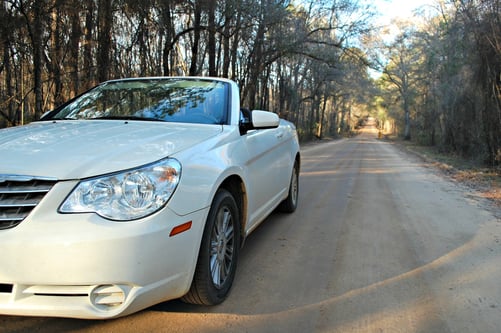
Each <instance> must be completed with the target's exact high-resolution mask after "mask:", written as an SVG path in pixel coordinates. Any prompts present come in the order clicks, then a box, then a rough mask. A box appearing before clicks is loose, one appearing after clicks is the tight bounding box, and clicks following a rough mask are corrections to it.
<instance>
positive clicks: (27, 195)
mask: <svg viewBox="0 0 501 333" xmlns="http://www.w3.org/2000/svg"><path fill="white" fill-rule="evenodd" d="M55 183H56V181H55V180H52V179H39V178H34V177H24V176H14V175H0V230H2V229H9V228H13V227H15V226H17V225H18V224H19V223H21V222H22V221H23V220H24V219H25V218H26V216H28V215H29V214H30V212H31V211H32V210H33V209H34V208H35V207H36V206H37V205H38V204H39V203H40V201H41V200H42V199H43V197H44V196H45V195H46V194H47V192H49V191H50V189H51V188H52V186H54V184H55Z"/></svg>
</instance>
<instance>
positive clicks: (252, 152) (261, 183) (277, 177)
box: [243, 127, 291, 230]
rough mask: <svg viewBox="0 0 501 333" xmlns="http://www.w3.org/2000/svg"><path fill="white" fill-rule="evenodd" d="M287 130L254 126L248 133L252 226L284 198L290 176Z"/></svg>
mask: <svg viewBox="0 0 501 333" xmlns="http://www.w3.org/2000/svg"><path fill="white" fill-rule="evenodd" d="M287 140H288V138H287V132H286V131H285V130H284V128H282V127H278V128H271V129H257V130H251V131H249V132H248V133H247V134H244V137H243V142H244V145H245V147H246V151H247V153H248V160H247V165H246V172H247V178H248V183H247V188H248V191H247V192H248V208H249V210H248V211H249V221H248V224H247V227H248V229H249V230H252V229H253V228H254V227H255V225H256V224H257V223H259V222H261V221H262V220H263V219H264V218H265V217H266V216H267V215H268V214H269V213H271V211H272V210H273V209H274V208H275V207H276V206H277V205H278V204H279V203H280V202H281V201H282V199H283V197H284V195H285V193H286V192H287V190H288V184H289V179H290V172H291V171H290V170H289V169H290V167H289V165H290V163H291V162H290V152H289V151H288V145H287V144H286V141H287Z"/></svg>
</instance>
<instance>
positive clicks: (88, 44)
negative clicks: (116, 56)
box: [83, 0, 96, 89]
mask: <svg viewBox="0 0 501 333" xmlns="http://www.w3.org/2000/svg"><path fill="white" fill-rule="evenodd" d="M86 7H87V11H86V15H85V42H84V57H83V62H84V73H85V86H84V88H85V89H89V88H91V87H92V86H93V85H94V84H95V83H96V82H95V77H94V61H93V59H94V57H93V54H92V50H93V48H94V41H93V38H92V33H93V31H94V26H95V24H94V23H95V22H94V11H95V6H94V0H87V6H86Z"/></svg>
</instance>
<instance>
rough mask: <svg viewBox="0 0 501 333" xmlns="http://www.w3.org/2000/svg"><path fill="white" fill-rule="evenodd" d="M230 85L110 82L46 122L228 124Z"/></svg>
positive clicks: (173, 81) (186, 81) (171, 80)
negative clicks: (93, 121)
mask: <svg viewBox="0 0 501 333" xmlns="http://www.w3.org/2000/svg"><path fill="white" fill-rule="evenodd" d="M227 100H228V92H227V84H226V83H224V82H220V81H211V80H200V79H182V78H175V79H174V78H166V79H138V80H123V81H109V82H106V83H103V84H101V85H99V86H97V87H96V88H94V89H92V90H89V91H88V92H86V93H84V94H83V95H81V96H79V97H77V98H76V99H74V100H73V101H71V102H69V103H68V104H66V105H64V106H63V107H61V108H60V109H58V110H55V111H54V112H53V113H51V114H50V115H49V116H48V117H47V118H45V119H44V120H46V119H126V120H159V121H168V122H183V123H201V124H225V123H226V121H227V119H228V116H227V109H228V107H227V105H228V103H227Z"/></svg>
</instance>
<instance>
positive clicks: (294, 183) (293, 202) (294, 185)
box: [279, 161, 299, 213]
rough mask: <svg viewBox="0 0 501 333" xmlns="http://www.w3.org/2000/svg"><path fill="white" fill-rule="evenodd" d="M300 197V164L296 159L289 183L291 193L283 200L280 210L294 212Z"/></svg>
mask: <svg viewBox="0 0 501 333" xmlns="http://www.w3.org/2000/svg"><path fill="white" fill-rule="evenodd" d="M298 198H299V164H298V162H297V161H296V162H295V163H294V167H293V168H292V174H291V180H290V184H289V195H288V196H287V198H286V199H285V200H284V201H282V203H281V204H280V206H279V210H280V211H282V212H284V213H293V212H294V211H295V210H296V208H297V202H298Z"/></svg>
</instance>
